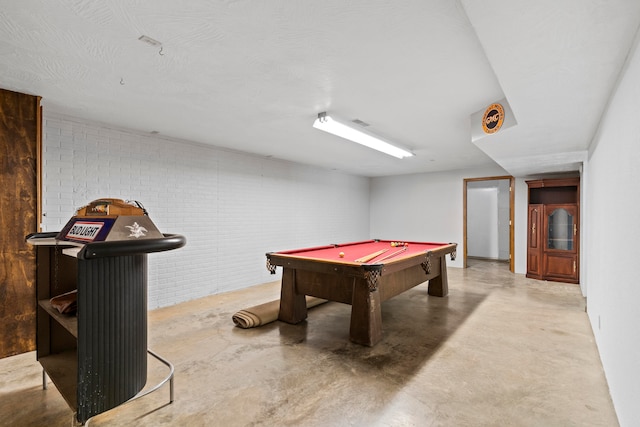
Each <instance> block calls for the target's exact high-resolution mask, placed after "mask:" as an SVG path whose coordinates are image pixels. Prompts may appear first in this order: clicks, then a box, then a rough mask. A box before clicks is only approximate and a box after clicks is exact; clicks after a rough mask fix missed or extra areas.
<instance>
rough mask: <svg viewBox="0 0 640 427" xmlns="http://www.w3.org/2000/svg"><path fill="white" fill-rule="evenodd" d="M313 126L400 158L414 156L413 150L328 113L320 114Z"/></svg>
mask: <svg viewBox="0 0 640 427" xmlns="http://www.w3.org/2000/svg"><path fill="white" fill-rule="evenodd" d="M313 127H314V128H316V129H320V130H323V131H325V132H329V133H332V134H334V135H336V136H339V137H340V138H344V139H348V140H349V141H353V142H357V143H358V144H362V145H364V146H367V147H369V148H373V149H374V150H378V151H381V152H383V153H385V154H388V155H390V156H394V157H397V158H399V159H402V158H404V157H411V156H413V153H412V152H410V151H408V150H405V149H404V148H400V147H397V146H395V145H393V144H391V143H389V142H387V141H385V140H383V139H382V138H381V137H379V136H377V135H374V134H373V133H371V132H369V131H367V130H365V129H364V128H362V127H361V126H358V125H356V124H354V123H349V122H346V121H343V120H340V119H338V118H336V117H330V116H328V115H327V113H320V114H318V118H317V119H316V121H315V122H313Z"/></svg>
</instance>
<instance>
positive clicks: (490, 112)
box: [482, 104, 504, 133]
mask: <svg viewBox="0 0 640 427" xmlns="http://www.w3.org/2000/svg"><path fill="white" fill-rule="evenodd" d="M503 122H504V108H502V105H500V104H491V105H490V106H489V107H487V109H486V110H485V111H484V115H483V116H482V130H484V133H496V132H498V131H499V130H500V128H501V127H502V123H503Z"/></svg>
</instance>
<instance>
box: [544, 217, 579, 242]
mask: <svg viewBox="0 0 640 427" xmlns="http://www.w3.org/2000/svg"><path fill="white" fill-rule="evenodd" d="M572 211H573V209H570V208H569V209H567V208H555V209H553V210H552V211H551V213H550V214H549V215H548V216H547V249H557V250H564V251H573V250H574V238H575V235H576V221H575V220H576V218H575V215H574V213H573V212H572Z"/></svg>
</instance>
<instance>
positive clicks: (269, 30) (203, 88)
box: [0, 0, 640, 176]
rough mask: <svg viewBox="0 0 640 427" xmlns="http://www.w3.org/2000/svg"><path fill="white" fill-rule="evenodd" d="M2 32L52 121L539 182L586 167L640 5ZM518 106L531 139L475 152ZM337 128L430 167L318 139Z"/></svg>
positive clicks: (23, 11) (331, 2) (144, 15)
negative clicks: (351, 125)
mask: <svg viewBox="0 0 640 427" xmlns="http://www.w3.org/2000/svg"><path fill="white" fill-rule="evenodd" d="M0 23H1V25H0V87H2V88H5V89H9V90H15V91H19V92H25V93H31V94H35V95H40V96H42V97H43V105H44V107H45V108H46V109H47V110H50V111H55V112H58V113H62V114H66V115H69V116H73V117H78V118H84V119H89V120H95V121H98V122H102V123H106V124H110V125H115V126H118V127H125V128H131V129H135V130H139V131H143V132H151V131H157V132H159V133H160V134H161V135H164V136H168V137H175V138H180V139H186V140H191V141H196V142H200V143H205V144H212V145H216V146H220V147H226V148H231V149H235V150H241V151H247V152H251V153H255V154H258V155H264V156H273V157H275V158H281V159H286V160H292V161H297V162H301V163H306V164H313V165H318V166H321V167H326V168H331V169H339V170H343V171H346V172H349V173H354V174H359V175H364V176H381V175H392V174H405V173H414V172H428V171H439V170H450V169H461V168H473V167H481V166H486V165H491V164H494V162H497V163H498V164H500V165H501V166H502V167H504V168H505V169H506V170H507V171H509V172H510V173H513V174H516V175H523V174H527V173H534V172H547V171H555V170H566V169H571V168H575V167H576V165H579V163H580V161H581V159H583V158H584V150H586V149H587V147H588V145H589V143H590V141H591V139H592V137H593V134H594V132H595V130H596V128H597V124H598V121H599V119H600V116H601V114H602V112H603V109H604V107H605V105H606V102H607V100H608V97H609V94H610V93H611V90H612V89H613V87H614V85H615V82H616V78H617V76H618V74H619V72H620V70H621V69H622V67H623V64H624V60H625V57H626V55H627V53H628V51H629V48H630V46H631V45H632V43H633V40H634V37H635V34H636V32H637V30H638V26H639V24H640V1H637V0H608V1H604V0H562V1H558V0H538V1H514V0H485V1H482V2H478V1H473V0H461V1H452V0H414V1H402V2H391V1H388V0H352V1H349V2H345V1H342V0H325V1H323V2H317V1H314V2H312V1H308V0H299V1H295V2H294V1H286V0H269V1H261V0H245V1H240V0H238V1H232V0H228V1H212V0H190V1H188V2H176V1H174V0H148V1H143V0H138V1H132V0H110V1H102V0H93V1H77V0H73V1H72V0H66V1H65V0H57V1H54V0H22V1H19V2H17V1H12V0H0ZM141 35H146V36H149V37H151V38H153V39H155V40H158V41H159V42H161V43H162V51H160V47H153V46H149V45H147V44H145V43H143V42H141V41H139V40H138V38H139V37H140V36H141ZM501 98H507V100H508V101H509V103H510V105H511V107H512V109H513V111H514V114H515V116H516V119H517V121H518V125H517V126H515V127H513V128H510V129H507V130H505V131H504V132H501V133H498V134H496V135H493V136H491V137H489V138H484V139H482V140H481V141H480V142H479V143H478V145H477V146H476V145H475V144H472V143H471V132H470V122H469V117H470V115H471V114H473V113H475V112H477V111H479V110H482V109H484V108H485V107H486V106H488V105H489V104H491V103H492V102H494V101H497V100H499V99H501ZM322 111H328V112H329V113H335V114H338V115H340V116H342V117H343V118H346V119H360V120H363V121H365V122H367V123H369V124H370V125H371V126H370V127H369V130H371V131H373V132H377V133H380V134H382V135H383V136H386V137H388V138H391V139H394V140H396V141H398V142H399V143H401V144H402V145H404V146H407V147H410V148H411V149H413V151H414V152H415V154H416V156H415V157H413V158H410V159H404V160H398V159H395V158H392V157H388V156H386V155H383V154H379V153H377V152H372V151H371V150H368V149H366V148H363V147H360V146H357V145H356V144H353V143H350V142H346V141H343V140H341V139H339V138H337V137H334V136H331V135H328V134H324V133H322V132H320V131H318V130H316V129H313V128H312V127H311V124H312V123H313V120H314V119H315V117H316V115H317V114H318V113H319V112H322ZM485 153H486V154H485ZM531 155H536V156H538V157H537V158H538V159H539V160H540V162H536V164H532V162H530V161H527V158H528V157H529V156H531Z"/></svg>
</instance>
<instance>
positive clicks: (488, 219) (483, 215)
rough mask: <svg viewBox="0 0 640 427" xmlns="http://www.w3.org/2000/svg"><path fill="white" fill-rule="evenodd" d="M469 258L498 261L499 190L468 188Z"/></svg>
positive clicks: (493, 188) (495, 188)
mask: <svg viewBox="0 0 640 427" xmlns="http://www.w3.org/2000/svg"><path fill="white" fill-rule="evenodd" d="M467 256H470V257H480V258H491V259H498V188H497V187H492V188H467Z"/></svg>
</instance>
